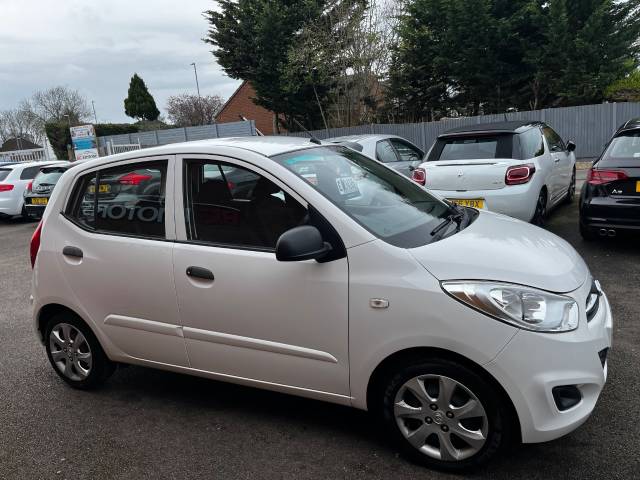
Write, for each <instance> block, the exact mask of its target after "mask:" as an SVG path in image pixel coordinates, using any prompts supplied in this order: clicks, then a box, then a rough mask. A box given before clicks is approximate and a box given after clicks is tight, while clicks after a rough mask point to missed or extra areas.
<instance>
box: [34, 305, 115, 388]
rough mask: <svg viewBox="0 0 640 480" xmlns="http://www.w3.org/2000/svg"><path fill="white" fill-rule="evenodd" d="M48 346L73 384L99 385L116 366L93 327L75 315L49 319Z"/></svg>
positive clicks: (49, 353)
mask: <svg viewBox="0 0 640 480" xmlns="http://www.w3.org/2000/svg"><path fill="white" fill-rule="evenodd" d="M45 346H46V350H47V357H48V358H49V362H50V363H51V366H52V367H53V369H54V370H55V371H56V373H57V374H58V375H59V376H60V377H61V378H62V379H63V380H64V381H65V382H67V383H68V384H69V385H71V386H72V387H73V388H78V389H82V390H88V389H91V388H95V387H97V386H99V385H100V384H102V383H103V382H104V381H105V380H106V379H107V378H108V377H109V376H110V375H111V374H112V373H113V371H114V370H115V365H114V364H113V362H111V361H110V360H109V359H108V358H107V356H106V355H105V353H104V351H103V350H102V347H101V346H100V343H99V342H98V340H97V338H96V337H95V335H94V334H93V332H92V331H91V329H90V328H89V327H88V326H87V325H86V324H85V323H84V322H83V321H82V320H80V319H79V318H78V317H76V316H74V315H71V314H61V315H56V316H55V317H53V318H52V319H51V320H49V322H48V324H47V327H46V330H45Z"/></svg>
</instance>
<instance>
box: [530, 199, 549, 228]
mask: <svg viewBox="0 0 640 480" xmlns="http://www.w3.org/2000/svg"><path fill="white" fill-rule="evenodd" d="M546 216H547V195H546V194H545V192H544V191H542V192H540V195H539V196H538V201H537V203H536V212H535V214H534V215H533V223H534V224H536V225H539V226H541V225H544V221H545V218H546Z"/></svg>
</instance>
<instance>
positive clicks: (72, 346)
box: [49, 323, 93, 381]
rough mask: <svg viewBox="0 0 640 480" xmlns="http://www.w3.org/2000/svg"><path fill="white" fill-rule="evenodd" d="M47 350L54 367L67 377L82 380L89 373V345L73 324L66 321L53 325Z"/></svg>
mask: <svg viewBox="0 0 640 480" xmlns="http://www.w3.org/2000/svg"><path fill="white" fill-rule="evenodd" d="M49 351H50V352H51V358H52V360H53V363H54V365H55V367H56V368H57V369H58V371H59V372H60V373H62V375H64V376H65V377H67V378H68V379H70V380H73V381H82V380H85V379H86V378H87V377H88V376H89V374H90V373H91V367H92V364H93V357H92V354H91V347H90V346H89V343H88V342H87V339H86V338H85V336H84V335H83V334H82V332H81V331H80V330H78V328H76V327H75V326H73V325H70V324H68V323H59V324H57V325H55V326H54V327H53V329H51V333H50V334H49Z"/></svg>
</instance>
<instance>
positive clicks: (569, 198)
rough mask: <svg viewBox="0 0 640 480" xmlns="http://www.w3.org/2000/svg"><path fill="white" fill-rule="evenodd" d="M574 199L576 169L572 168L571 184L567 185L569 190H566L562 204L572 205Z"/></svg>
mask: <svg viewBox="0 0 640 480" xmlns="http://www.w3.org/2000/svg"><path fill="white" fill-rule="evenodd" d="M575 197H576V169H575V167H574V168H573V174H572V175H571V183H570V184H569V190H567V196H566V197H565V198H564V203H566V204H567V205H570V204H572V203H573V199H574V198H575Z"/></svg>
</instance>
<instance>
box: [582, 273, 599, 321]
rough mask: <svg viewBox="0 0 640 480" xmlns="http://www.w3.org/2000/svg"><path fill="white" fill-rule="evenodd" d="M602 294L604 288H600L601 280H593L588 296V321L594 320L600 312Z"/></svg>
mask: <svg viewBox="0 0 640 480" xmlns="http://www.w3.org/2000/svg"><path fill="white" fill-rule="evenodd" d="M601 296H602V288H600V282H598V281H597V280H593V282H592V283H591V290H590V291H589V296H588V297H587V305H586V311H587V322H590V321H591V320H593V318H594V317H595V316H596V313H598V308H600V297H601Z"/></svg>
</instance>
